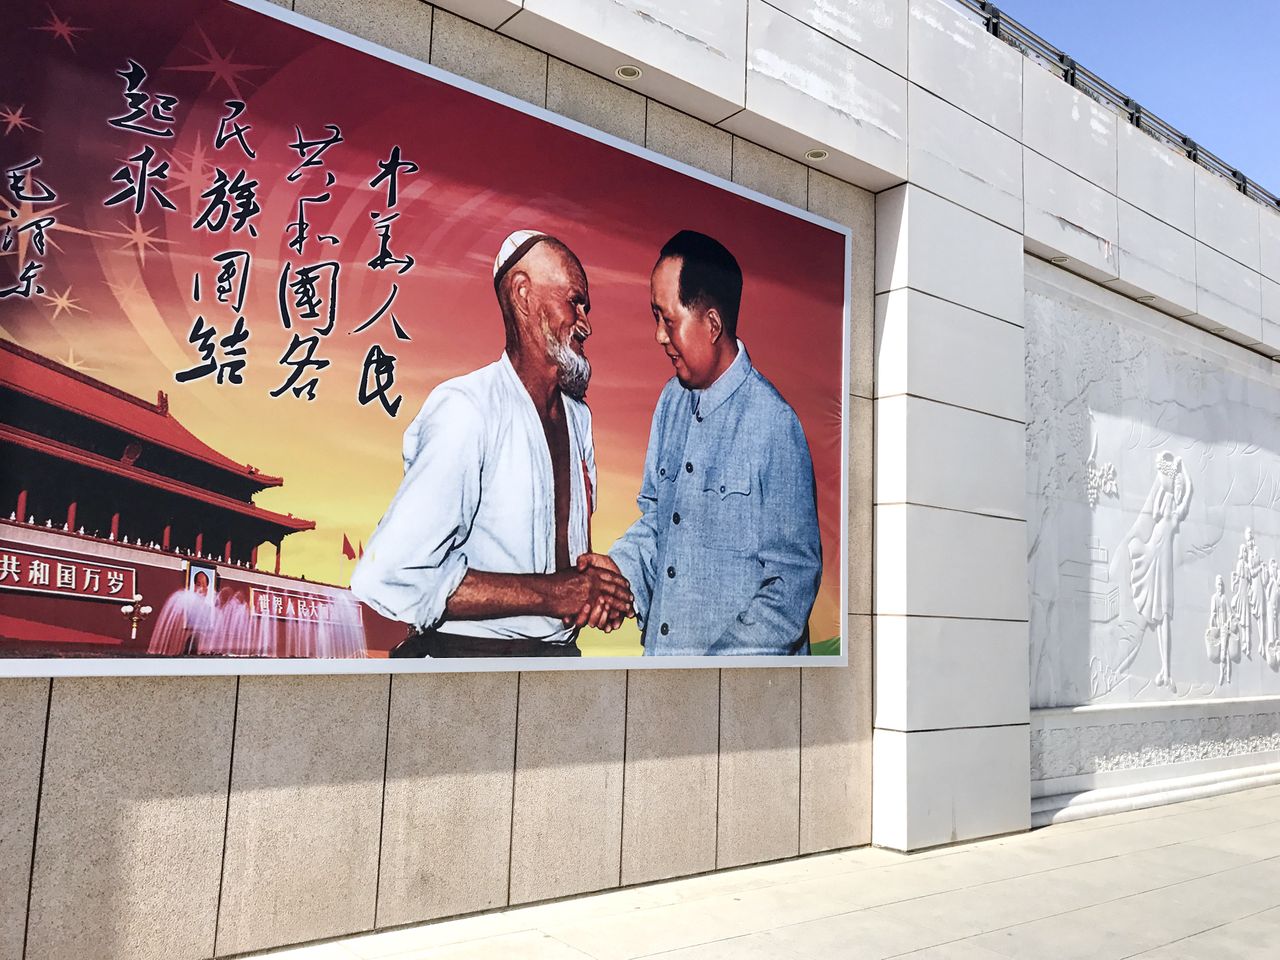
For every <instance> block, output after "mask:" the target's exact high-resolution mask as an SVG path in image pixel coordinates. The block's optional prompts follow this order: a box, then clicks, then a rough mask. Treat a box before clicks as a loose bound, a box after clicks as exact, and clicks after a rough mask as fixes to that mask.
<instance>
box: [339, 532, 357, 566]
mask: <svg viewBox="0 0 1280 960" xmlns="http://www.w3.org/2000/svg"><path fill="white" fill-rule="evenodd" d="M342 555H343V556H344V557H346V558H347V559H348V560H354V559H355V558H356V552H355V550H354V549H353V548H352V546H351V541H350V540H348V539H347V535H346V534H345V533H344V534H343V535H342Z"/></svg>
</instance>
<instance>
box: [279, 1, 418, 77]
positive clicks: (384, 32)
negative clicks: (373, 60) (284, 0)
mask: <svg viewBox="0 0 1280 960" xmlns="http://www.w3.org/2000/svg"><path fill="white" fill-rule="evenodd" d="M293 10H294V12H295V13H301V14H303V15H304V16H308V17H311V18H312V19H313V20H319V21H320V22H321V23H327V24H328V25H329V26H331V27H337V28H338V29H339V30H345V31H347V33H351V34H354V35H355V36H357V37H361V38H363V39H365V40H372V41H373V42H374V43H377V44H381V45H382V46H384V47H387V48H388V49H391V50H395V51H397V52H398V53H403V54H404V55H405V56H407V57H413V58H414V59H415V60H421V61H422V62H423V63H426V62H428V61H429V60H430V58H431V15H432V8H431V7H430V6H428V5H427V4H425V3H423V2H422V0H359V2H356V3H353V2H351V0H294V4H293Z"/></svg>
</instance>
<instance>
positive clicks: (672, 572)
mask: <svg viewBox="0 0 1280 960" xmlns="http://www.w3.org/2000/svg"><path fill="white" fill-rule="evenodd" d="M675 578H676V568H675V567H667V579H669V580H674V579H675Z"/></svg>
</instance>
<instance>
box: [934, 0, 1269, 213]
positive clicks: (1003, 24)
mask: <svg viewBox="0 0 1280 960" xmlns="http://www.w3.org/2000/svg"><path fill="white" fill-rule="evenodd" d="M955 2H956V3H958V4H959V5H960V6H961V7H963V8H965V9H966V10H967V11H969V12H971V13H973V14H975V15H976V16H977V18H978V20H979V22H980V23H981V24H982V25H983V26H984V27H985V28H986V30H987V32H988V33H989V34H991V35H992V36H994V37H997V38H998V39H1000V40H1003V41H1004V42H1005V43H1007V44H1009V45H1010V46H1011V47H1014V48H1015V49H1017V50H1020V51H1021V52H1022V54H1023V55H1024V56H1026V57H1027V58H1029V59H1031V60H1034V61H1036V62H1037V63H1039V64H1040V65H1041V66H1043V67H1046V68H1047V69H1049V70H1051V71H1053V72H1055V73H1057V75H1058V76H1059V77H1061V78H1062V79H1063V80H1064V81H1065V82H1067V83H1069V84H1071V86H1072V87H1074V88H1075V89H1077V90H1079V91H1080V92H1081V93H1083V94H1085V96H1087V97H1090V98H1091V99H1093V100H1095V101H1097V102H1098V103H1101V104H1103V105H1104V106H1107V107H1110V108H1111V109H1112V110H1114V111H1115V112H1116V113H1118V114H1119V115H1120V116H1122V117H1126V118H1127V119H1128V121H1129V122H1130V123H1131V124H1133V125H1134V126H1135V127H1137V128H1138V129H1139V130H1141V131H1143V132H1144V133H1146V134H1149V135H1150V136H1152V137H1155V138H1156V139H1157V140H1159V141H1161V142H1162V143H1165V144H1167V145H1168V146H1170V147H1172V148H1173V149H1175V150H1177V151H1179V152H1181V153H1182V154H1184V155H1185V156H1186V157H1188V158H1189V159H1190V160H1191V161H1192V162H1193V163H1197V164H1199V165H1200V166H1202V167H1204V168H1205V169H1206V170H1211V171H1213V172H1214V173H1216V174H1218V175H1219V176H1220V177H1223V178H1224V179H1226V180H1230V181H1231V182H1232V183H1233V184H1235V187H1236V189H1237V190H1239V191H1240V192H1241V193H1243V194H1244V195H1245V196H1247V197H1251V198H1252V199H1254V200H1256V201H1258V202H1259V203H1261V204H1264V205H1266V206H1269V207H1271V208H1272V209H1280V198H1278V197H1277V196H1276V195H1275V194H1274V193H1272V192H1271V191H1270V190H1267V189H1266V188H1264V187H1263V186H1262V185H1261V184H1260V183H1258V182H1257V181H1256V180H1252V179H1250V178H1249V177H1247V176H1245V175H1244V174H1243V173H1241V172H1240V171H1239V170H1237V169H1236V168H1235V167H1233V166H1231V165H1230V164H1229V163H1227V162H1226V161H1225V160H1223V159H1222V158H1221V157H1219V156H1218V155H1217V154H1214V153H1210V152H1209V151H1208V150H1206V149H1205V148H1204V147H1202V146H1200V144H1198V143H1196V142H1195V141H1194V140H1192V139H1191V138H1190V137H1189V136H1187V135H1186V134H1184V133H1182V131H1180V130H1178V129H1176V128H1175V127H1174V126H1173V125H1171V124H1169V123H1167V122H1165V121H1164V120H1161V119H1160V118H1159V117H1157V116H1156V115H1155V114H1153V113H1150V112H1148V111H1147V110H1146V109H1145V108H1144V107H1143V106H1142V105H1141V104H1140V103H1138V102H1137V101H1136V100H1134V99H1133V98H1132V97H1128V96H1126V95H1125V94H1123V93H1122V92H1121V91H1119V90H1117V89H1116V88H1115V87H1113V86H1112V85H1111V84H1109V83H1107V81H1105V80H1103V79H1102V78H1101V77H1099V76H1098V75H1097V74H1096V73H1094V72H1093V71H1091V70H1087V69H1085V68H1084V67H1082V66H1080V64H1078V63H1076V61H1075V60H1074V59H1072V58H1071V57H1070V56H1068V55H1067V54H1066V53H1065V52H1063V51H1062V50H1059V49H1058V48H1057V47H1055V46H1054V45H1053V44H1051V43H1049V41H1047V40H1045V39H1044V38H1043V37H1041V36H1039V35H1037V34H1035V33H1032V32H1031V31H1030V30H1028V29H1027V28H1026V27H1024V26H1023V25H1022V24H1021V23H1019V22H1018V21H1017V20H1014V19H1013V18H1012V17H1010V16H1009V15H1008V14H1007V13H1005V12H1004V11H1003V10H1001V9H1000V8H999V7H997V6H996V5H995V4H993V3H990V2H987V0H955Z"/></svg>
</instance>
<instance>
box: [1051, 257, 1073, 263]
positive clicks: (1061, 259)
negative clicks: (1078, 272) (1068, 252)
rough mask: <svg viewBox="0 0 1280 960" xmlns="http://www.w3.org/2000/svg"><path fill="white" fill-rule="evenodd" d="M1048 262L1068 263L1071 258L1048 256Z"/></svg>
mask: <svg viewBox="0 0 1280 960" xmlns="http://www.w3.org/2000/svg"><path fill="white" fill-rule="evenodd" d="M1049 262H1050V263H1070V262H1071V258H1070V257H1050V258H1049Z"/></svg>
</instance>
